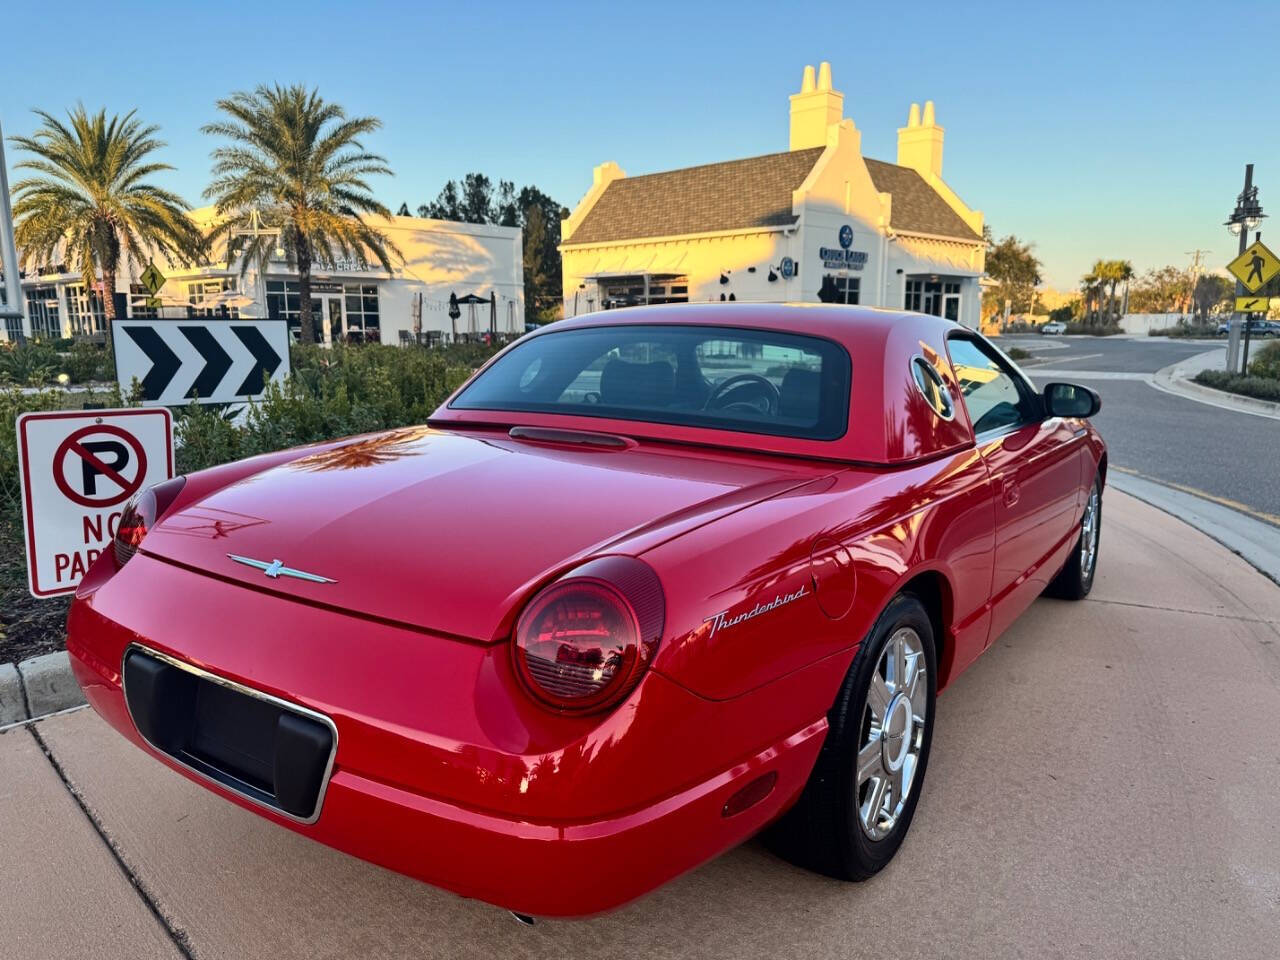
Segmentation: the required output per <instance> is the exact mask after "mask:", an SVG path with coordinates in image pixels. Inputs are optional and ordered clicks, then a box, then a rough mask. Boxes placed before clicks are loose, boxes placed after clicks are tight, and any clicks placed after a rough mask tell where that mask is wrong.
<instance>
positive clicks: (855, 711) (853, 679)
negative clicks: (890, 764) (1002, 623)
mask: <svg viewBox="0 0 1280 960" xmlns="http://www.w3.org/2000/svg"><path fill="white" fill-rule="evenodd" d="M904 627H909V628H911V629H912V630H914V631H915V633H916V634H917V636H918V637H919V640H920V645H921V647H922V649H921V651H920V652H921V655H922V656H923V658H924V665H925V677H924V680H925V681H926V700H925V715H924V719H925V722H924V724H923V729H922V730H921V729H919V728H918V727H917V728H916V729H915V731H913V736H918V737H919V740H920V743H919V753H918V755H916V758H915V768H914V776H913V777H912V778H911V782H910V787H909V789H907V790H906V791H905V792H906V795H907V796H906V801H905V803H903V804H901V809H900V810H899V811H898V812H897V815H896V819H895V820H894V822H893V825H892V828H891V829H889V830H888V831H887V835H885V836H883V837H882V838H880V839H872V838H871V836H869V835H868V833H867V831H866V830H865V829H864V827H863V825H862V823H861V818H860V816H859V806H860V805H861V804H862V802H863V801H862V799H861V796H860V788H859V785H858V783H857V778H856V767H857V762H856V761H857V756H858V750H859V747H860V746H861V745H862V744H863V741H864V739H865V738H866V736H867V732H868V722H869V719H870V715H869V712H868V710H867V695H868V690H869V687H870V683H871V681H872V675H873V674H877V673H878V674H880V675H881V676H882V677H883V676H884V674H883V673H881V663H880V658H881V654H882V653H883V652H884V651H885V648H886V646H888V644H889V642H890V640H891V639H892V638H893V637H894V636H895V634H897V633H898V632H899V631H900V630H901V629H902V628H904ZM915 662H916V663H918V661H915ZM936 696H937V654H936V650H935V646H934V631H933V622H932V621H931V620H930V618H929V614H928V611H926V609H925V606H924V604H923V603H921V602H920V599H919V598H918V597H916V596H914V595H913V594H910V593H903V594H899V595H898V596H896V597H894V598H893V600H892V601H890V603H889V605H888V607H886V608H885V610H884V612H883V613H882V614H881V615H880V618H879V619H878V620H877V621H876V625H875V626H874V627H873V628H872V630H871V633H870V634H869V635H868V636H867V638H866V639H865V640H864V641H863V642H862V645H861V647H859V649H858V653H857V655H856V656H855V657H854V659H853V664H852V665H851V666H850V667H849V672H848V673H847V674H846V675H845V679H844V683H843V684H842V685H841V687H840V693H839V695H838V696H837V697H836V702H835V705H834V706H832V708H831V711H830V713H829V714H828V722H829V723H830V728H829V730H828V731H827V739H826V742H825V743H824V744H823V747H822V752H821V753H820V754H819V755H818V761H817V763H816V764H815V765H814V769H813V773H812V774H810V776H809V782H808V784H807V785H806V786H805V789H804V793H803V794H802V795H801V797H800V799H799V800H798V801H797V802H796V804H795V806H794V807H792V808H791V810H790V811H788V812H787V814H786V815H785V816H784V817H782V819H781V820H779V821H778V822H777V823H776V824H774V826H773V827H772V828H770V830H769V831H768V832H767V833H766V835H765V842H766V843H767V844H768V845H769V847H770V848H771V849H772V850H773V851H774V852H775V853H777V854H778V855H780V856H782V857H784V858H785V859H787V860H790V861H791V862H792V863H794V864H796V865H797V866H801V867H805V868H807V869H810V870H814V871H816V872H818V873H824V874H826V875H827V876H830V877H835V878H837V879H839V880H852V881H859V880H866V879H868V878H869V877H872V876H874V875H875V874H876V873H878V872H879V871H880V870H881V869H883V868H884V866H885V865H886V864H887V863H888V862H889V861H890V860H892V859H893V855H894V854H895V853H897V851H898V848H899V847H900V846H901V845H902V840H903V838H904V837H905V836H906V834H907V830H908V829H909V828H910V826H911V818H912V817H913V816H914V815H915V811H916V804H917V802H918V801H919V799H920V791H921V789H922V787H923V785H924V776H925V771H926V769H927V767H928V764H929V748H930V746H931V744H932V741H933V717H934V704H935V700H936ZM895 699H896V698H895ZM863 789H864V790H865V789H866V787H864V788H863Z"/></svg>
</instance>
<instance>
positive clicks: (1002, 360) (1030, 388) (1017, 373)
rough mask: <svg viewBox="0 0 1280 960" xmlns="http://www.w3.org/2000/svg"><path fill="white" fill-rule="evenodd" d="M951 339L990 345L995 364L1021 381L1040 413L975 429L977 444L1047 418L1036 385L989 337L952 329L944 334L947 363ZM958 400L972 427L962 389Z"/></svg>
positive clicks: (1037, 411) (1015, 381)
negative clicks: (1016, 420)
mask: <svg viewBox="0 0 1280 960" xmlns="http://www.w3.org/2000/svg"><path fill="white" fill-rule="evenodd" d="M952 340H968V341H969V342H970V343H972V344H974V345H975V346H977V347H978V349H979V350H981V349H982V347H983V346H987V347H990V348H991V350H992V352H993V353H995V355H996V356H997V357H998V358H999V359H998V360H997V361H996V363H997V365H1003V366H1006V367H1007V369H1006V370H1005V372H1006V373H1007V374H1009V376H1010V377H1011V378H1012V379H1013V381H1014V383H1018V382H1021V383H1022V385H1023V387H1025V388H1026V390H1027V393H1028V394H1029V397H1028V399H1029V400H1030V401H1031V402H1032V403H1033V404H1035V406H1036V413H1038V414H1039V415H1040V416H1039V417H1038V418H1037V417H1035V416H1032V417H1030V418H1029V419H1026V420H1021V421H1019V422H1018V423H1014V424H1007V425H1005V426H1000V427H991V428H990V429H987V430H984V431H982V432H981V433H978V432H977V431H975V432H974V435H973V439H974V442H975V443H976V444H977V445H978V446H982V444H983V443H984V442H987V441H991V440H994V439H996V438H997V437H1000V436H1003V435H1004V434H1006V433H1014V432H1015V431H1017V430H1021V429H1023V428H1024V427H1028V426H1031V425H1032V424H1036V423H1044V421H1045V420H1046V419H1047V418H1046V417H1045V416H1044V403H1043V401H1042V399H1041V397H1040V391H1039V390H1037V389H1036V385H1035V384H1034V383H1032V382H1031V378H1030V377H1028V376H1027V375H1026V373H1025V372H1023V369H1022V368H1021V367H1020V366H1018V365H1017V364H1016V363H1014V362H1013V361H1012V360H1010V359H1009V358H1008V357H1007V356H1005V353H1004V351H1003V350H1001V349H1000V348H999V347H997V346H996V345H995V344H994V343H992V342H991V341H990V340H989V339H987V338H986V337H984V336H983V335H982V334H980V333H978V332H977V331H976V330H953V331H951V332H950V333H948V334H947V336H946V342H947V344H948V346H947V363H952V360H951V347H950V343H951V341H952ZM953 372H954V364H953ZM960 402H961V403H964V405H965V406H964V412H965V416H966V417H968V418H969V427H970V428H971V429H972V427H973V415H972V414H971V413H969V404H968V403H965V400H964V392H963V391H961V393H960Z"/></svg>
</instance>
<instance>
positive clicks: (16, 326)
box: [0, 274, 22, 343]
mask: <svg viewBox="0 0 1280 960" xmlns="http://www.w3.org/2000/svg"><path fill="white" fill-rule="evenodd" d="M3 279H4V274H0V280H3ZM8 302H9V299H8V296H7V295H6V294H5V290H4V285H3V284H0V306H6V305H7V304H8ZM4 332H5V333H6V334H8V336H9V342H10V343H14V342H16V341H17V339H18V337H19V336H21V334H22V319H21V318H20V317H8V318H6V319H5V321H4Z"/></svg>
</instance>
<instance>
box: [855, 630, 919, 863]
mask: <svg viewBox="0 0 1280 960" xmlns="http://www.w3.org/2000/svg"><path fill="white" fill-rule="evenodd" d="M925 663H926V661H925V656H924V646H923V642H922V641H921V639H920V634H918V633H916V631H915V630H913V629H912V628H911V627H902V628H901V629H899V630H897V631H896V632H895V633H894V634H893V636H891V637H890V638H889V642H888V643H886V644H885V647H884V650H883V651H881V653H880V661H879V662H878V663H877V664H876V669H875V671H874V672H873V673H872V674H871V684H870V686H869V687H868V689H867V706H866V709H865V710H864V712H863V718H862V740H861V746H860V748H859V750H858V759H857V768H856V770H855V771H854V784H855V790H854V797H855V799H856V802H857V804H858V822H859V824H861V826H862V832H863V833H865V834H866V835H867V837H868V838H869V839H871V840H883V839H884V838H885V837H887V836H888V835H889V834H890V833H892V832H893V828H894V827H895V826H896V825H897V823H898V818H899V817H900V816H901V815H902V811H903V808H904V807H905V806H906V802H907V798H908V797H910V796H911V788H912V786H913V785H914V783H915V780H916V770H917V768H918V767H919V762H920V748H921V747H922V746H923V744H924V734H925V724H926V723H927V722H928V716H927V714H928V699H929V683H928V677H927V676H926V666H925Z"/></svg>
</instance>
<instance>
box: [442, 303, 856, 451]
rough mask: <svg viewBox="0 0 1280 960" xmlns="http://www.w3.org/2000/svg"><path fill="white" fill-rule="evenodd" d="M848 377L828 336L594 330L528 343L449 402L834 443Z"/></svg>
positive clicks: (844, 411) (844, 413) (841, 353)
mask: <svg viewBox="0 0 1280 960" xmlns="http://www.w3.org/2000/svg"><path fill="white" fill-rule="evenodd" d="M849 376H850V363H849V355H848V353H846V352H845V350H844V348H843V347H841V346H839V345H838V344H836V343H833V342H832V341H830V340H823V339H819V338H817V337H806V336H799V335H797V334H791V333H779V332H774V331H767V330H742V329H737V328H732V327H698V326H666V325H661V326H659V325H654V326H630V325H628V326H616V327H589V328H584V329H577V330H565V331H563V332H553V333H546V334H541V335H539V336H536V337H531V338H530V339H529V340H526V341H525V342H523V343H520V344H517V345H516V346H515V347H513V348H512V349H511V350H510V351H508V352H507V353H506V354H504V355H503V356H502V357H501V358H500V359H499V360H497V361H496V362H495V363H494V364H493V365H492V366H491V367H489V368H488V369H487V370H485V371H484V373H482V374H480V376H479V377H477V378H476V379H475V381H473V382H472V383H471V384H470V385H469V386H468V387H467V388H466V389H465V390H464V391H463V392H462V393H461V394H460V395H459V396H458V397H457V399H455V400H454V401H453V403H451V404H450V406H451V407H452V408H454V409H461V410H512V411H527V412H530V413H564V414H572V415H574V416H588V417H607V418H612V419H618V420H641V421H646V422H649V423H670V424H678V425H687V426H695V427H709V428H712V429H720V430H739V431H745V432H748V433H765V434H771V435H774V436H781V437H796V438H803V439H808V440H835V439H837V438H838V437H840V436H843V434H844V432H845V425H846V422H847V420H848V412H849V409H848V408H849Z"/></svg>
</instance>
